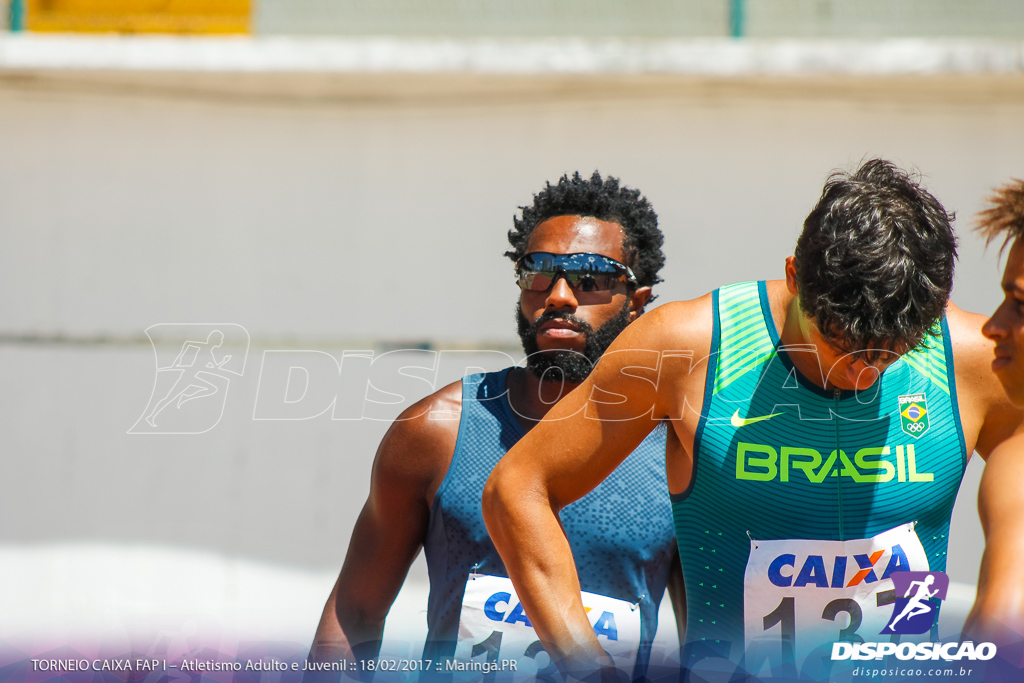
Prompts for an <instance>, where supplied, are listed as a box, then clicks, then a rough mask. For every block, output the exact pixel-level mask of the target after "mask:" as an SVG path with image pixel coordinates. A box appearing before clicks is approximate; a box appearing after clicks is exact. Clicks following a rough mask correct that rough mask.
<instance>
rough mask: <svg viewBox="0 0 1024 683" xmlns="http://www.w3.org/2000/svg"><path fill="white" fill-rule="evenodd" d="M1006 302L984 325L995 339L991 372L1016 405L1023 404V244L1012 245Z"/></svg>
mask: <svg viewBox="0 0 1024 683" xmlns="http://www.w3.org/2000/svg"><path fill="white" fill-rule="evenodd" d="M1002 286H1003V302H1002V303H1001V304H999V308H997V309H996V312H995V313H993V314H992V317H991V318H989V319H988V321H987V322H986V323H985V324H984V325H983V326H982V328H981V331H982V333H983V334H984V335H985V336H986V337H988V338H989V339H991V340H992V341H994V342H995V344H996V347H995V359H994V360H993V361H992V372H994V373H995V374H996V377H998V378H999V381H1000V382H1001V383H1002V385H1003V390H1004V391H1005V392H1006V395H1007V396H1008V397H1009V398H1010V401H1012V402H1013V404H1014V405H1016V406H1020V407H1024V245H1022V244H1021V241H1020V240H1017V241H1015V242H1014V243H1013V246H1012V247H1010V254H1009V256H1008V257H1007V259H1006V270H1005V271H1004V272H1003V282H1002Z"/></svg>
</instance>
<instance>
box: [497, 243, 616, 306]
mask: <svg viewBox="0 0 1024 683" xmlns="http://www.w3.org/2000/svg"><path fill="white" fill-rule="evenodd" d="M559 277H561V278H564V279H565V282H566V284H568V285H569V286H570V287H572V289H573V291H574V292H575V293H576V294H577V295H579V294H590V293H594V294H598V293H601V294H603V295H608V296H607V298H608V299H609V300H610V299H611V297H610V293H611V290H612V289H614V288H615V285H616V284H618V283H620V282H622V283H625V284H628V285H635V284H636V275H634V274H633V271H632V270H631V269H630V268H629V266H627V265H625V264H622V263H619V262H618V261H616V260H615V259H613V258H608V257H607V256H602V255H601V254H592V253H589V252H585V253H580V254H549V253H547V252H544V251H536V252H533V253H532V254H526V255H525V256H523V257H522V258H521V259H519V260H518V261H516V280H517V282H518V284H519V288H520V289H522V290H523V291H524V292H546V291H548V290H549V289H551V286H552V285H554V284H555V281H556V280H557V279H558V278H559Z"/></svg>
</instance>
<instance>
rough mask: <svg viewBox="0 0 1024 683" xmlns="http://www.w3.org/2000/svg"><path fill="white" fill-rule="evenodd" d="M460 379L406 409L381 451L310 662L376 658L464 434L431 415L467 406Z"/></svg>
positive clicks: (451, 423) (455, 422) (452, 422)
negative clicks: (458, 440)
mask: <svg viewBox="0 0 1024 683" xmlns="http://www.w3.org/2000/svg"><path fill="white" fill-rule="evenodd" d="M460 398H461V383H460V382H456V383H455V384H451V385H449V386H447V387H445V388H444V389H441V390H440V391H438V392H437V393H435V394H433V395H431V396H428V397H427V398H425V399H424V400H422V401H420V402H418V403H416V404H415V405H413V406H411V407H410V408H409V409H407V410H406V411H405V412H404V413H402V415H401V416H399V418H398V420H396V421H395V423H394V424H393V425H392V426H391V428H390V429H389V430H388V433H387V434H386V435H385V436H384V439H383V440H382V441H381V444H380V447H379V448H378V449H377V455H376V456H375V458H374V462H373V473H372V475H371V479H370V495H369V497H368V498H367V500H366V504H365V505H364V506H363V510H362V512H361V513H360V514H359V518H358V520H357V521H356V525H355V529H354V530H353V531H352V539H351V541H350V542H349V547H348V554H347V555H346V557H345V563H344V565H343V566H342V568H341V574H340V575H339V576H338V581H337V583H336V584H335V586H334V590H333V591H332V592H331V595H330V597H329V598H328V599H327V605H326V606H325V607H324V612H323V616H321V618H320V625H319V627H318V628H317V632H316V636H315V637H314V641H313V649H312V650H311V652H310V659H312V660H314V661H338V660H339V659H341V658H344V657H347V656H349V655H350V654H354V655H355V656H356V657H358V658H359V659H368V658H374V657H376V656H377V653H378V651H379V649H380V640H381V636H382V635H383V633H384V619H385V617H386V616H387V613H388V610H390V609H391V605H392V603H393V602H394V601H395V596H397V595H398V591H399V590H400V589H401V587H402V583H403V582H404V581H405V575H406V573H408V571H409V566H410V565H411V564H412V561H413V560H414V559H415V558H416V555H417V554H418V553H419V550H420V548H421V547H422V545H423V540H424V538H425V537H426V533H427V524H428V521H429V515H430V503H431V501H432V499H433V495H434V493H435V492H436V491H437V487H438V486H439V484H440V482H441V480H442V479H443V477H444V473H445V472H446V471H447V468H448V464H449V463H450V462H451V456H452V453H453V452H454V450H455V441H456V437H457V436H458V424H459V422H458V420H457V419H454V420H452V419H449V420H431V419H429V413H430V411H431V410H432V409H433V410H435V411H438V412H445V411H447V412H448V416H450V415H451V414H452V412H454V414H455V415H458V411H459V409H460V405H461V404H460Z"/></svg>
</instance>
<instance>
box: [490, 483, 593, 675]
mask: <svg viewBox="0 0 1024 683" xmlns="http://www.w3.org/2000/svg"><path fill="white" fill-rule="evenodd" d="M496 474H500V473H499V472H498V471H497V470H496ZM483 511H484V521H485V522H486V524H487V529H488V532H489V533H490V536H491V539H492V540H493V541H494V545H495V547H496V548H497V550H498V553H499V554H500V555H501V557H502V560H503V562H504V564H505V568H506V570H507V571H508V573H509V577H510V578H511V579H512V583H513V584H514V585H515V587H516V592H517V593H518V596H519V599H520V601H521V602H522V604H523V607H524V608H525V610H526V614H527V616H528V617H529V619H530V622H531V624H532V625H533V627H534V630H536V632H537V635H538V636H539V637H540V639H541V642H542V643H543V644H544V647H545V649H546V650H547V652H548V654H549V655H550V656H551V659H552V661H553V662H554V663H555V664H556V666H558V668H559V669H560V670H561V671H562V672H563V673H570V674H572V675H574V676H578V677H581V676H582V675H585V674H587V673H590V672H593V671H594V670H596V669H597V668H599V667H601V666H602V665H603V664H604V663H605V661H606V660H605V658H606V655H605V653H604V650H603V649H602V648H601V646H600V645H599V644H598V641H597V638H596V636H595V635H594V631H593V628H592V627H591V625H590V621H589V620H588V618H587V613H586V610H584V608H583V604H582V601H581V599H580V584H579V577H578V576H577V574H576V565H575V563H574V561H573V557H572V550H571V548H570V547H569V542H568V540H567V539H566V537H565V533H564V531H563V530H562V527H561V525H560V524H559V521H558V517H557V514H556V512H555V510H553V509H552V507H551V505H550V503H549V502H548V501H547V500H546V499H544V498H543V497H542V496H539V495H538V494H536V493H535V492H534V493H529V494H524V492H523V491H522V490H520V489H519V488H518V487H517V486H515V485H514V484H513V482H511V481H502V478H501V477H500V476H492V478H491V479H490V480H489V481H488V484H487V487H486V488H485V490H484V499H483ZM538 598H541V599H538Z"/></svg>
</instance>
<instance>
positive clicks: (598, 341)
mask: <svg viewBox="0 0 1024 683" xmlns="http://www.w3.org/2000/svg"><path fill="white" fill-rule="evenodd" d="M629 303H630V302H629V299H628V298H627V299H626V303H625V304H624V305H623V307H622V310H621V311H619V312H618V313H617V314H616V315H615V317H614V318H612V319H611V320H609V321H608V322H606V323H605V324H603V325H601V326H600V327H599V328H597V329H596V330H595V329H594V328H593V327H592V326H591V325H589V324H588V323H586V322H584V321H582V320H580V319H579V318H577V317H576V316H574V315H572V314H571V313H559V312H557V311H545V312H544V313H543V314H542V315H541V316H540V318H538V319H537V320H536V321H535V322H534V323H533V324H530V321H529V320H527V319H526V316H525V315H523V308H522V306H521V305H520V304H518V303H517V304H516V320H517V322H518V326H519V339H520V341H521V342H522V344H523V351H525V352H526V368H527V369H528V370H529V371H530V372H532V373H533V374H534V375H536V376H537V377H538V378H540V379H542V380H545V381H550V382H570V383H572V384H579V383H580V382H582V381H583V380H585V379H586V378H587V377H588V376H589V375H590V372H591V371H592V370H593V369H594V366H595V365H596V364H597V361H598V360H599V359H600V358H601V355H602V354H604V352H605V351H606V350H607V349H608V347H609V346H611V343H612V342H613V341H615V338H616V337H618V336H619V333H620V332H622V331H623V330H624V329H626V326H627V325H629ZM552 320H565V321H566V322H570V323H572V324H574V325H576V326H577V327H578V328H579V330H580V332H581V333H583V340H584V347H583V351H582V352H580V351H571V350H569V349H551V350H547V351H541V349H540V346H539V345H538V344H537V332H538V331H539V330H540V326H541V325H543V324H544V323H546V322H550V321H552Z"/></svg>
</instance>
